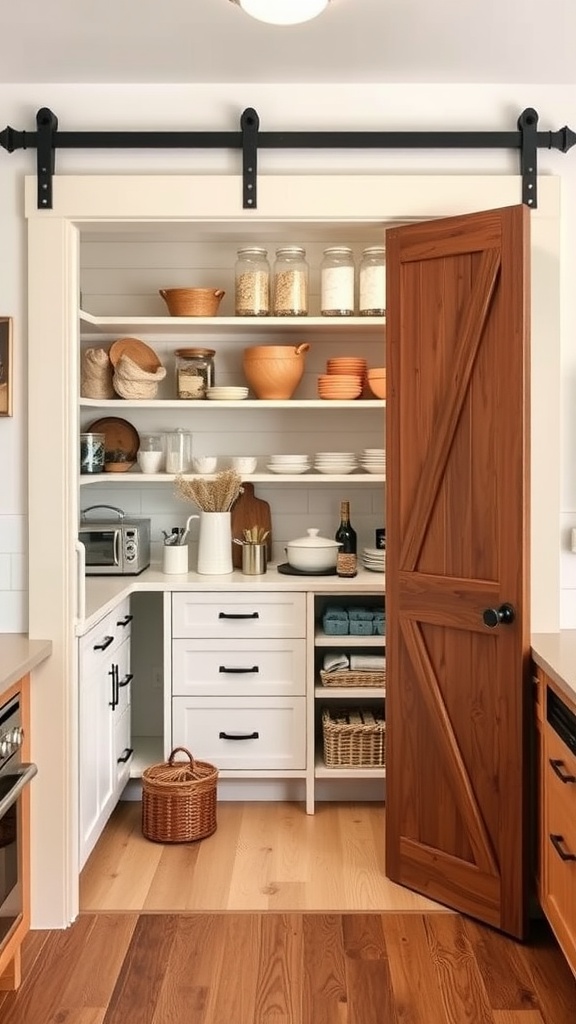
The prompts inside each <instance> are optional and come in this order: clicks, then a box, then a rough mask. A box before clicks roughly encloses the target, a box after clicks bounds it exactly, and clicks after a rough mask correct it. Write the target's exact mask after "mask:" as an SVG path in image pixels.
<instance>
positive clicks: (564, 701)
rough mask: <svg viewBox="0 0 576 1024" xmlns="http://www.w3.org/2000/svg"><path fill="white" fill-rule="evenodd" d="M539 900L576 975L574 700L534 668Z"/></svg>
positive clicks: (575, 744) (575, 707)
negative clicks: (538, 754)
mask: <svg viewBox="0 0 576 1024" xmlns="http://www.w3.org/2000/svg"><path fill="white" fill-rule="evenodd" d="M537 679H538V684H537V686H538V691H539V697H540V698H541V699H538V698H537V701H536V732H537V736H538V737H539V739H538V741H537V743H538V745H539V752H540V756H539V759H538V760H539V778H538V788H537V793H538V798H539V802H540V807H539V811H538V816H537V820H538V824H539V841H538V867H537V885H538V893H539V899H540V903H541V906H542V909H543V910H544V913H545V914H546V917H547V918H548V921H549V922H550V925H551V927H552V929H553V931H554V934H555V935H556V938H557V939H558V942H559V944H560V946H561V948H562V950H563V952H564V955H565V957H566V959H567V960H568V963H569V964H570V966H571V968H572V970H573V972H574V973H575V974H576V702H572V701H570V699H569V698H568V697H567V695H566V694H565V693H563V692H562V691H561V690H559V688H558V687H557V686H556V684H555V683H554V682H553V680H552V679H550V678H549V677H548V676H547V675H546V673H544V672H543V671H542V670H541V669H538V670H537Z"/></svg>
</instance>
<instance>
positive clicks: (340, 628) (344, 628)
mask: <svg viewBox="0 0 576 1024" xmlns="http://www.w3.org/2000/svg"><path fill="white" fill-rule="evenodd" d="M322 625H323V627H324V632H325V633H326V635H327V636H347V635H348V627H349V625H350V624H349V622H348V619H347V618H346V619H327V618H326V616H324V618H323V619H322Z"/></svg>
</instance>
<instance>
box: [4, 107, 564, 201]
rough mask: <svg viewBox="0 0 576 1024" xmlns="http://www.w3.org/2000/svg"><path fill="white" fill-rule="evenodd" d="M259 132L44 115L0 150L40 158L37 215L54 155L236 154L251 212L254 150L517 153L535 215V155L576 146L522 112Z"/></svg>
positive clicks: (247, 115) (248, 124) (48, 190)
mask: <svg viewBox="0 0 576 1024" xmlns="http://www.w3.org/2000/svg"><path fill="white" fill-rule="evenodd" d="M259 127H260V119H259V117H258V114H257V113H256V111H255V110H253V109H252V108H251V107H248V108H247V109H246V110H245V111H244V112H243V114H242V116H241V118H240V131H237V132H204V131H198V132H185V131H183V132H148V131H135V132H128V131H120V132H117V131H114V132H97V131H93V132H92V131H90V132H59V131H58V118H57V117H56V115H55V114H53V112H52V111H51V110H50V109H49V108H48V107H43V108H42V109H41V110H39V111H38V113H37V115H36V131H35V132H26V131H15V129H14V128H10V127H7V128H5V129H4V131H2V132H0V145H1V146H2V147H3V148H4V149H5V150H7V152H8V153H13V152H14V150H15V149H36V150H37V165H38V171H37V173H38V208H39V209H44V210H48V209H50V208H51V207H52V178H53V175H54V173H55V153H56V150H57V149H225V148H229V149H241V150H242V185H243V187H242V205H243V207H244V209H248V210H250V209H251V210H255V209H256V203H257V161H258V150H259V149H518V150H519V151H520V174H521V176H522V202H523V203H526V205H527V206H530V207H532V209H535V208H536V206H537V200H538V195H537V160H536V154H537V150H538V149H558V150H560V151H561V152H562V153H567V152H568V150H569V149H571V148H572V146H573V145H574V144H575V143H576V134H575V133H574V132H573V131H572V130H571V129H570V128H567V127H564V128H560V129H558V131H555V132H553V131H547V132H540V131H538V114H537V112H536V111H535V110H533V109H532V108H531V107H527V108H526V110H524V111H523V112H522V114H521V115H520V117H519V118H518V123H517V130H516V131H511V132H482V131H474V132H472V131H470V132H468V131H450V132H443V131H430V132H428V131H423V132H418V131H406V132H364V131H358V132H357V131H337V132H332V131H327V132H315V131H306V132H260V131H259Z"/></svg>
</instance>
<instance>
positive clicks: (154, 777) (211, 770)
mask: <svg viewBox="0 0 576 1024" xmlns="http://www.w3.org/2000/svg"><path fill="white" fill-rule="evenodd" d="M179 751H182V753H183V754H186V757H187V758H188V761H176V760H175V755H176V754H177V753H178V752H179ZM217 782H218V770H217V769H216V768H215V767H214V765H212V764H208V762H207V761H195V760H194V758H193V757H192V754H191V753H190V751H189V750H186V747H175V748H174V750H173V751H172V753H171V754H170V757H169V758H168V761H165V762H163V763H162V764H154V765H151V767H150V768H146V769H145V770H144V771H143V772H142V834H143V835H144V836H145V837H146V839H151V840H152V841H153V842H155V843H191V842H194V841H195V840H196V839H205V838H206V837H207V836H211V835H212V833H213V832H215V831H216V786H217Z"/></svg>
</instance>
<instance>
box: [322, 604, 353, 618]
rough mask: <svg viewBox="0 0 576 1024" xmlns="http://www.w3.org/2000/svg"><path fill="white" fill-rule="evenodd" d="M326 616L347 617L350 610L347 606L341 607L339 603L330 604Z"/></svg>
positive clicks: (325, 612)
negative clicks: (347, 609)
mask: <svg viewBox="0 0 576 1024" xmlns="http://www.w3.org/2000/svg"><path fill="white" fill-rule="evenodd" d="M324 618H325V619H347V618H348V612H347V611H346V609H345V608H339V607H338V606H337V605H336V606H329V607H328V608H326V610H325V611H324Z"/></svg>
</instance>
